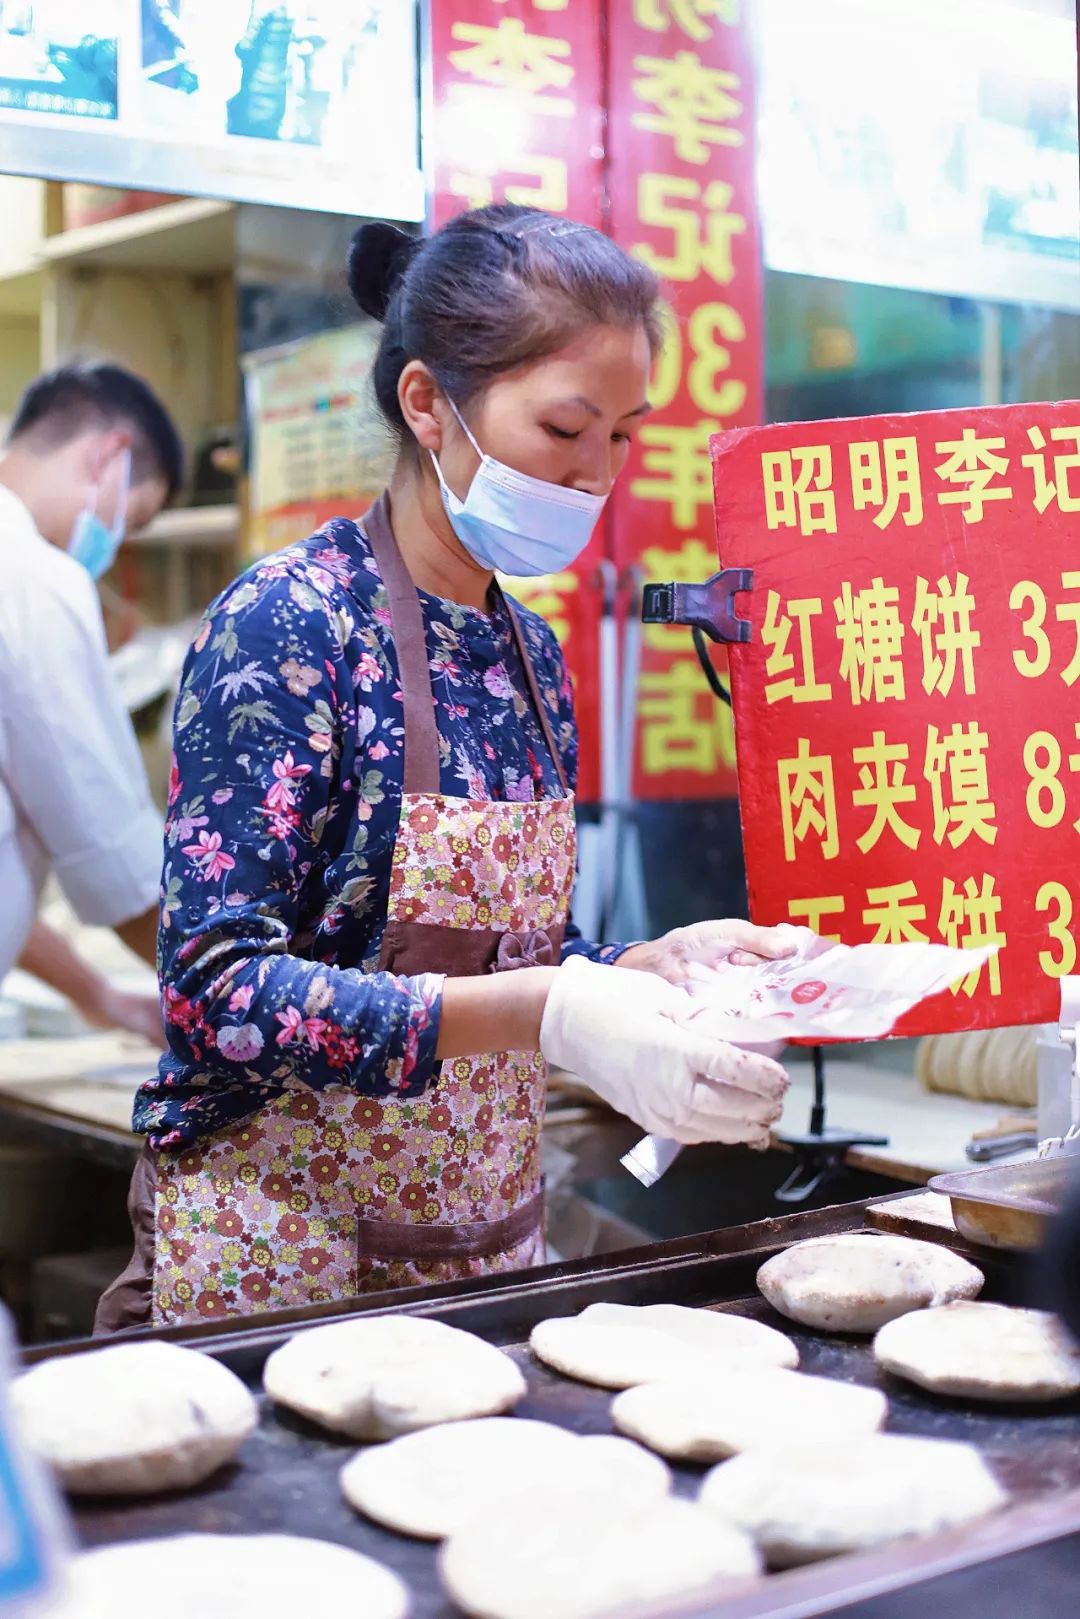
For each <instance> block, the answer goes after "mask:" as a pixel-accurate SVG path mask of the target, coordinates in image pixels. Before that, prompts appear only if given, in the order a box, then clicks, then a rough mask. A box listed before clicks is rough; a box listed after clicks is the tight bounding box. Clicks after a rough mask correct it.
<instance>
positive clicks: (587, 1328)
mask: <svg viewBox="0 0 1080 1619" xmlns="http://www.w3.org/2000/svg"><path fill="white" fill-rule="evenodd" d="M529 1347H530V1348H531V1349H532V1352H533V1354H534V1355H536V1356H537V1358H538V1359H539V1360H542V1361H544V1362H545V1363H546V1364H547V1365H548V1366H551V1367H553V1368H554V1369H555V1370H556V1371H557V1372H562V1373H563V1375H564V1376H566V1377H573V1378H577V1379H578V1381H580V1382H583V1383H594V1384H597V1385H598V1386H599V1387H600V1388H609V1389H626V1388H633V1387H634V1386H635V1385H636V1384H638V1383H652V1382H657V1381H666V1380H667V1379H669V1378H674V1379H680V1378H696V1379H698V1380H699V1381H701V1380H704V1379H707V1378H708V1377H710V1376H715V1375H716V1374H717V1373H718V1372H721V1371H723V1372H735V1371H742V1370H744V1369H746V1368H747V1367H752V1366H777V1365H786V1366H794V1365H796V1364H797V1363H798V1358H799V1353H798V1350H797V1349H796V1347H795V1345H794V1344H793V1343H792V1342H791V1339H790V1338H786V1337H785V1336H784V1334H783V1333H782V1332H777V1331H775V1329H774V1328H772V1327H766V1326H764V1325H762V1323H761V1322H758V1321H749V1320H747V1319H746V1318H745V1317H743V1316H737V1315H726V1314H723V1313H721V1312H719V1311H715V1310H688V1309H685V1308H683V1307H681V1306H679V1305H655V1306H653V1305H649V1306H645V1307H644V1308H641V1309H637V1308H634V1307H633V1306H631V1305H618V1304H592V1305H590V1306H589V1307H588V1308H587V1309H585V1310H583V1311H582V1312H581V1314H580V1315H577V1316H554V1317H552V1318H551V1319H550V1320H548V1321H541V1322H538V1323H537V1325H536V1326H535V1327H534V1328H533V1330H532V1333H531V1335H530V1338H529Z"/></svg>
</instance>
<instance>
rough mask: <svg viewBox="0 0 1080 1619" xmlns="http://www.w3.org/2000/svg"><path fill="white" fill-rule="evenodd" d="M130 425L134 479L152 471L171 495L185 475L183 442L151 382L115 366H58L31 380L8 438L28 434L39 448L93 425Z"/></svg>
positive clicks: (147, 475)
mask: <svg viewBox="0 0 1080 1619" xmlns="http://www.w3.org/2000/svg"><path fill="white" fill-rule="evenodd" d="M120 426H123V427H127V428H129V429H130V430H131V477H132V482H133V483H139V482H141V480H142V479H143V478H148V477H151V476H153V475H157V476H158V477H160V478H163V479H164V481H165V483H166V485H167V488H168V494H167V495H166V499H167V500H172V499H173V497H174V496H175V495H176V493H177V492H178V490H179V488H180V485H181V483H182V482H183V478H184V447H183V444H182V443H181V441H180V435H179V433H178V432H177V430H176V426H175V424H174V423H173V420H172V417H171V416H170V415H169V413H168V411H167V410H166V409H165V406H164V405H163V404H162V403H161V400H160V399H159V398H158V397H157V395H156V394H155V393H154V392H153V390H152V389H151V388H150V386H149V385H148V384H147V383H145V382H144V381H143V379H142V378H141V377H137V376H136V375H135V373H134V372H133V371H125V370H124V369H123V367H122V366H119V365H62V366H60V367H59V369H58V370H56V371H48V372H46V373H45V375H44V376H40V377H38V378H37V380H36V381H34V382H32V383H31V384H30V386H29V388H27V390H26V392H25V393H24V394H23V396H22V398H21V399H20V400H19V404H18V408H17V409H16V411H15V417H14V420H13V421H12V423H11V429H10V432H9V434H8V438H9V440H12V441H13V440H15V439H18V438H30V437H32V438H33V439H34V441H35V443H36V444H38V445H40V446H41V447H42V448H43V449H48V448H50V447H55V446H57V445H60V444H67V443H68V442H69V441H70V440H71V439H73V438H75V437H76V435H77V434H79V433H84V432H86V431H87V429H93V428H97V427H102V428H109V427H120Z"/></svg>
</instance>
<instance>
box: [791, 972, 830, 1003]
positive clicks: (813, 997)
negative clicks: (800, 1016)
mask: <svg viewBox="0 0 1080 1619" xmlns="http://www.w3.org/2000/svg"><path fill="white" fill-rule="evenodd" d="M825 990H826V985H825V984H823V983H822V982H821V980H820V978H809V979H807V981H806V983H805V984H796V985H795V988H794V989H793V990H792V992H791V998H792V1000H793V1001H795V1002H796V1003H797V1004H798V1005H799V1006H809V1005H810V1002H811V1001H820V999H821V997H822V996H823V995H824V993H825Z"/></svg>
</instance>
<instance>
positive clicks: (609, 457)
mask: <svg viewBox="0 0 1080 1619" xmlns="http://www.w3.org/2000/svg"><path fill="white" fill-rule="evenodd" d="M616 470H617V469H616V467H615V459H614V456H613V454H612V452H611V450H608V452H607V454H606V455H605V454H604V452H603V451H600V452H598V453H597V455H596V457H595V459H591V460H590V461H589V462H588V463H587V464H585V465H583V466H580V467H578V469H577V471H576V472H575V473H574V475H573V477H572V478H571V479H570V480H569V482H570V487H571V489H577V490H580V492H581V493H582V494H583V495H610V493H611V486H612V484H613V483H614V482H615V472H616Z"/></svg>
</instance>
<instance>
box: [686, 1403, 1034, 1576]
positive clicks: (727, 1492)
mask: <svg viewBox="0 0 1080 1619" xmlns="http://www.w3.org/2000/svg"><path fill="white" fill-rule="evenodd" d="M1006 1499H1007V1498H1006V1494H1005V1491H1004V1490H1003V1489H1002V1488H1001V1486H1000V1484H998V1482H997V1480H996V1479H995V1478H994V1476H993V1474H992V1473H991V1472H990V1469H989V1468H988V1467H987V1465H986V1463H985V1462H984V1461H983V1459H982V1457H981V1456H980V1455H979V1453H978V1451H977V1450H975V1449H974V1447H973V1446H971V1445H964V1444H957V1443H954V1442H952V1441H951V1440H945V1439H913V1438H909V1437H908V1436H907V1435H897V1434H870V1435H867V1436H864V1437H863V1438H860V1439H848V1440H835V1439H833V1440H818V1441H816V1442H813V1443H808V1444H807V1443H803V1442H802V1441H795V1442H793V1443H791V1444H788V1445H776V1446H763V1447H762V1448H761V1449H758V1450H748V1451H746V1452H744V1454H743V1455H741V1456H735V1457H733V1458H732V1460H731V1461H728V1462H722V1463H721V1465H720V1466H719V1467H716V1468H714V1469H713V1471H712V1472H711V1473H710V1474H709V1475H708V1477H707V1478H706V1480H705V1483H704V1485H703V1487H702V1492H701V1504H702V1506H703V1507H706V1508H708V1510H709V1511H711V1512H715V1513H716V1514H717V1515H718V1516H719V1517H720V1518H722V1519H724V1520H725V1521H726V1522H727V1523H734V1524H737V1525H738V1526H739V1527H740V1528H742V1529H744V1530H745V1531H746V1533H747V1534H749V1535H751V1536H752V1538H753V1539H754V1540H755V1541H756V1542H757V1544H758V1546H759V1547H760V1549H761V1551H762V1552H763V1553H764V1555H765V1557H766V1559H767V1561H768V1562H769V1563H770V1564H772V1565H773V1566H774V1567H777V1568H785V1567H788V1566H790V1565H791V1564H794V1563H807V1562H813V1561H815V1560H817V1559H818V1558H822V1557H831V1556H833V1555H834V1554H836V1553H837V1552H849V1551H858V1550H861V1549H865V1548H867V1547H870V1546H880V1545H882V1544H884V1543H885V1542H886V1541H890V1540H898V1539H900V1538H901V1537H903V1536H907V1535H929V1534H933V1533H936V1532H937V1531H938V1530H941V1529H950V1528H952V1527H954V1526H955V1525H957V1524H962V1523H967V1522H968V1521H969V1520H970V1519H973V1518H980V1517H982V1516H983V1515H984V1514H985V1513H988V1512H993V1511H995V1510H996V1509H997V1508H998V1507H1000V1506H1003V1505H1004V1503H1005V1500H1006Z"/></svg>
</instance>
